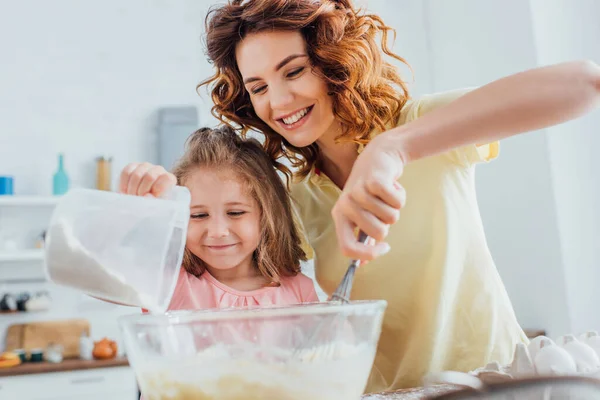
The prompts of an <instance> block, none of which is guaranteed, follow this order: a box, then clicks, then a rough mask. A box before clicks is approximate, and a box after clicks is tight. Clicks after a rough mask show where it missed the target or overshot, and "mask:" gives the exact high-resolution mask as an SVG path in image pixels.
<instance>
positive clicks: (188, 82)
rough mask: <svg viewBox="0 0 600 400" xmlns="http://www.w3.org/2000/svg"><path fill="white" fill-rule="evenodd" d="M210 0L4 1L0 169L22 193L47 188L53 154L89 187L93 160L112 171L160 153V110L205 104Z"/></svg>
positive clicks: (0, 14)
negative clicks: (106, 160) (102, 159)
mask: <svg viewBox="0 0 600 400" xmlns="http://www.w3.org/2000/svg"><path fill="white" fill-rule="evenodd" d="M208 5H209V2H207V1H166V0H156V1H146V0H130V1H118V0H106V1H102V2H90V1H78V0H56V1H52V2H47V1H40V0H26V1H16V2H10V1H2V12H0V48H2V53H1V55H0V87H1V88H2V90H1V91H0V122H1V124H2V126H1V131H0V151H1V153H2V157H0V174H13V175H14V176H15V178H16V183H15V188H16V191H17V193H19V194H49V193H51V190H52V187H51V182H52V174H53V172H54V170H55V168H56V154H57V153H58V152H64V153H65V155H66V168H67V172H68V174H69V175H70V176H71V178H72V180H73V181H74V185H77V186H93V185H94V182H95V181H94V179H95V175H94V174H95V169H94V167H95V166H94V158H95V157H96V156H98V155H102V154H107V155H110V156H113V157H114V170H115V175H116V171H118V170H120V169H121V168H122V167H123V166H124V165H125V164H126V163H127V162H130V161H142V160H148V161H154V160H155V159H156V135H155V131H154V125H155V124H156V110H157V109H158V108H159V107H163V106H177V105H196V106H198V108H199V111H200V114H201V120H200V122H201V123H206V122H207V116H208V114H209V113H208V107H207V106H206V105H205V104H203V102H202V101H201V99H200V98H199V97H198V96H197V94H196V92H195V84H196V83H197V82H199V81H200V79H201V78H203V77H206V76H208V74H209V73H210V65H209V64H208V63H207V62H206V61H205V56H204V53H203V47H202V43H201V40H200V35H201V32H202V30H203V26H204V23H203V21H204V15H205V13H206V9H207V8H208Z"/></svg>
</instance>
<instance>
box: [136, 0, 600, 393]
mask: <svg viewBox="0 0 600 400" xmlns="http://www.w3.org/2000/svg"><path fill="white" fill-rule="evenodd" d="M206 31H207V47H208V56H209V58H210V60H211V61H212V62H213V63H214V65H215V68H216V72H215V75H214V76H213V77H211V78H210V79H208V80H207V81H205V82H203V83H202V84H201V85H200V86H202V85H209V86H210V87H211V88H212V98H213V101H214V103H215V105H214V108H213V113H214V114H215V115H216V116H218V117H219V118H220V119H221V120H222V121H224V122H227V123H229V124H233V125H235V126H237V127H239V128H240V131H241V132H242V133H245V132H246V131H247V130H249V129H252V130H256V131H259V132H261V133H263V134H264V136H265V148H266V149H267V151H268V152H269V154H270V155H271V157H272V159H273V160H274V161H276V160H277V159H278V158H280V157H282V156H284V157H287V158H288V159H289V160H290V161H291V163H292V165H293V166H294V167H295V168H296V171H297V172H295V176H294V178H296V179H295V182H294V183H293V184H292V194H293V197H294V199H295V201H296V203H297V206H298V212H299V216H300V220H301V222H302V225H303V228H304V231H305V235H306V238H307V239H308V244H309V245H310V247H311V248H312V250H314V260H315V267H316V276H317V280H318V282H319V284H320V285H321V286H322V287H323V289H324V290H325V291H326V292H328V293H331V292H332V291H333V290H334V289H335V287H336V285H337V284H338V283H339V281H340V279H341V277H342V275H343V273H344V271H345V269H346V268H347V265H348V257H352V258H359V259H361V260H370V263H369V265H368V266H366V267H365V268H361V269H360V270H359V271H358V273H357V276H356V279H355V283H354V289H353V293H352V296H353V298H354V299H375V298H377V299H385V300H387V301H388V309H387V311H386V316H385V321H384V326H383V332H382V335H381V340H380V343H379V348H378V352H377V356H376V360H375V365H374V368H373V372H372V374H371V378H370V381H369V385H368V387H367V390H368V391H383V390H389V389H396V388H402V387H408V386H415V385H419V384H420V383H421V378H422V377H423V376H424V375H425V374H426V373H428V372H431V371H440V370H461V371H467V370H471V369H474V368H477V367H480V366H482V365H484V364H485V363H486V362H488V361H491V360H497V361H499V362H500V363H508V362H510V359H511V357H512V352H513V349H514V346H515V344H516V343H518V342H522V341H526V340H527V339H526V337H525V335H524V334H523V331H522V330H521V328H520V327H519V325H518V323H517V321H516V318H515V315H514V312H513V309H512V305H511V303H510V300H509V298H508V296H507V293H506V291H505V289H504V286H503V284H502V281H501V279H500V277H499V275H498V272H497V270H496V268H495V265H494V263H493V260H492V258H491V256H490V253H489V251H488V248H487V245H486V240H485V236H484V232H483V228H482V224H481V219H480V215H479V210H478V207H477V202H476V198H475V187H474V179H473V174H474V166H475V165H476V164H477V163H479V162H484V161H489V160H492V159H493V158H495V157H496V156H497V155H498V144H497V141H498V140H499V139H502V138H505V137H508V136H510V135H515V134H518V133H522V132H526V131H532V130H536V129H540V128H544V127H547V126H551V125H554V124H557V123H560V122H563V121H567V120H569V119H572V118H575V117H577V116H579V115H581V114H583V113H585V112H587V111H589V110H591V109H592V108H593V107H595V106H596V104H597V103H598V99H599V98H600V68H598V66H597V65H595V64H593V63H591V62H571V63H566V64H561V65H556V66H551V67H545V68H539V69H535V70H531V71H527V72H523V73H520V74H517V75H514V76H510V77H507V78H504V79H501V80H499V81H496V82H493V83H491V84H489V85H486V86H483V87H481V88H479V89H476V90H473V91H469V92H467V91H454V92H448V93H443V94H436V95H431V96H425V97H423V98H422V99H419V100H411V99H409V96H408V93H407V90H406V87H405V85H404V83H403V82H402V80H401V78H400V76H399V75H398V72H397V71H396V69H395V68H394V67H393V66H392V65H391V64H389V63H388V62H387V61H385V60H384V58H383V57H384V56H385V55H387V56H390V57H393V58H396V59H397V60H400V61H403V60H402V58H400V57H399V56H397V55H395V54H393V53H392V52H391V51H390V50H389V49H388V48H387V46H386V37H387V34H388V33H389V32H390V28H389V27H387V26H386V25H385V24H384V23H383V21H382V20H381V19H380V18H379V17H377V16H375V15H365V14H361V13H359V12H358V11H356V10H355V9H354V8H353V5H352V3H351V1H349V0H338V1H329V0H320V1H315V0H250V1H230V2H229V3H228V4H226V5H222V6H219V7H217V8H214V9H213V10H212V11H211V12H210V13H209V15H208V17H207V25H206ZM379 35H382V37H383V39H382V41H381V44H378V41H377V37H378V36H379ZM276 165H277V167H278V168H279V169H280V170H281V171H283V172H285V173H287V174H288V176H289V175H290V171H289V170H287V168H286V167H285V166H284V165H282V164H279V163H276ZM148 168H149V167H148V166H147V165H142V166H140V165H131V166H129V167H128V168H126V170H125V171H124V176H125V178H127V177H128V176H130V175H131V174H134V175H136V176H137V177H138V178H136V179H142V180H146V181H147V182H153V180H154V178H155V175H156V173H157V172H158V175H161V174H160V172H162V171H160V170H159V171H157V170H156V169H154V170H152V169H148ZM148 171H150V172H148ZM144 176H145V177H144ZM163 176H164V174H163ZM166 180H167V179H166V178H163V179H162V182H165V181H166ZM158 182H159V183H160V178H159V181H158ZM130 186H131V185H130ZM133 186H134V189H131V190H135V187H137V185H133ZM145 186H146V187H148V184H146V185H145ZM150 186H151V185H150ZM159 186H160V185H159ZM405 193H408V195H409V197H410V200H409V201H408V203H406V205H405ZM401 208H402V209H403V210H402V217H401V218H400V221H399V222H398V223H396V221H398V219H399V215H400V209H401ZM356 228H360V229H362V230H363V231H364V232H366V233H367V234H368V235H369V236H370V237H372V238H373V239H375V240H376V241H377V243H376V244H374V245H373V244H372V243H371V244H361V243H358V242H357V241H356V236H355V234H356ZM384 240H386V242H387V243H386V242H384ZM388 243H389V244H388ZM385 253H387V254H386V255H384V254H385Z"/></svg>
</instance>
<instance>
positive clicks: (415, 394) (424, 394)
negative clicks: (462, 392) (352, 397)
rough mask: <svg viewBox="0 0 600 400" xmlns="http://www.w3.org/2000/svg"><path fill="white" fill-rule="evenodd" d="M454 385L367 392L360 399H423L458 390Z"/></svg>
mask: <svg viewBox="0 0 600 400" xmlns="http://www.w3.org/2000/svg"><path fill="white" fill-rule="evenodd" d="M459 389H460V387H459V386H455V385H435V386H429V387H426V388H423V387H421V388H412V389H404V390H398V391H395V392H390V393H377V394H367V395H364V396H363V397H362V400H425V399H428V398H429V397H431V396H435V395H437V396H439V395H442V394H446V393H451V392H454V391H456V390H459Z"/></svg>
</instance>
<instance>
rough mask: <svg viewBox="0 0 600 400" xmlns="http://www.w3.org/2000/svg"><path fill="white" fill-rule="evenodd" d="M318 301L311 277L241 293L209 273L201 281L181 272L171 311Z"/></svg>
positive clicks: (295, 277) (300, 277)
mask: <svg viewBox="0 0 600 400" xmlns="http://www.w3.org/2000/svg"><path fill="white" fill-rule="evenodd" d="M315 301H319V298H318V297H317V292H316V290H315V285H314V283H313V281H312V279H310V278H309V277H307V276H306V275H304V274H298V275H296V276H294V277H281V285H280V286H277V287H264V288H262V289H258V290H252V291H248V292H242V291H239V290H235V289H233V288H230V287H229V286H226V285H224V284H222V283H221V282H219V281H218V280H216V279H215V278H214V277H213V276H212V275H211V274H210V273H209V272H208V271H205V272H204V273H203V274H202V275H200V276H199V277H197V276H194V275H192V274H190V273H188V272H187V271H186V270H185V269H183V268H181V271H180V273H179V278H178V280H177V286H176V287H175V292H174V294H173V298H172V299H171V304H170V305H169V311H173V310H203V309H209V308H228V307H246V306H270V305H283V306H285V305H292V304H300V303H310V302H315Z"/></svg>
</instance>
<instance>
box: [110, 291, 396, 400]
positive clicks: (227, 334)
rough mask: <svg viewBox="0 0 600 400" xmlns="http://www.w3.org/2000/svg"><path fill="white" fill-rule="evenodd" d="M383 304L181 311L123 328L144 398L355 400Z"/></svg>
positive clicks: (128, 321) (126, 322)
mask: <svg viewBox="0 0 600 400" xmlns="http://www.w3.org/2000/svg"><path fill="white" fill-rule="evenodd" d="M386 305H387V303H386V302H385V301H354V302H350V303H349V304H334V303H311V304H302V305H297V306H287V307H275V306H273V307H266V308H265V307H261V308H231V309H220V310H202V311H177V312H170V313H167V314H162V315H135V316H126V317H121V319H120V320H119V323H120V326H121V328H122V330H123V333H124V339H125V347H126V350H127V355H128V357H129V361H130V363H131V366H132V367H133V369H134V371H135V374H136V376H137V379H138V382H139V385H140V387H141V390H142V395H143V397H144V399H145V400H167V399H168V400H207V399H210V400H213V399H219V400H234V399H235V400H237V399H244V400H270V399H273V400H338V399H339V400H354V399H360V397H361V395H362V393H363V390H364V388H365V386H366V383H367V380H368V377H369V373H370V371H371V367H372V365H373V360H374V357H375V352H376V347H377V342H378V340H379V335H380V333H381V324H382V319H383V314H384V311H385V308H386ZM317 328H318V329H317ZM315 332H317V334H315Z"/></svg>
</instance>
